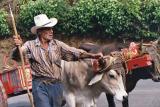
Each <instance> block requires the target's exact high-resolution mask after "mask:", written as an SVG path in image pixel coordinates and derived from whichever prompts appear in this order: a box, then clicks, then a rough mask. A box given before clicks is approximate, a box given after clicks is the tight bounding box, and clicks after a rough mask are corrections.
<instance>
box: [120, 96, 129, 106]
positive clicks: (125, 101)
mask: <svg viewBox="0 0 160 107" xmlns="http://www.w3.org/2000/svg"><path fill="white" fill-rule="evenodd" d="M122 107H129V104H128V97H126V98H125V99H124V100H123V101H122Z"/></svg>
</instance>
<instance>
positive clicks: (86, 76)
mask: <svg viewBox="0 0 160 107" xmlns="http://www.w3.org/2000/svg"><path fill="white" fill-rule="evenodd" d="M116 60H117V59H114V58H113V57H111V56H104V57H103V58H101V59H98V60H94V59H81V60H79V61H69V62H67V61H64V60H62V62H61V67H62V80H63V83H64V97H65V99H66V101H67V104H68V105H69V107H96V100H97V98H98V97H99V96H100V94H101V93H102V92H105V93H108V94H111V95H113V96H115V97H116V98H117V99H118V100H121V101H122V99H123V98H126V97H127V93H126V91H125V89H124V85H123V81H122V76H121V74H120V73H121V71H118V70H116V67H115V66H114V65H115V64H116ZM95 62H96V63H95ZM94 63H95V64H97V63H98V66H97V67H94V66H93V65H94ZM120 64H121V63H120ZM121 70H123V71H124V68H123V66H121ZM95 71H96V72H95Z"/></svg>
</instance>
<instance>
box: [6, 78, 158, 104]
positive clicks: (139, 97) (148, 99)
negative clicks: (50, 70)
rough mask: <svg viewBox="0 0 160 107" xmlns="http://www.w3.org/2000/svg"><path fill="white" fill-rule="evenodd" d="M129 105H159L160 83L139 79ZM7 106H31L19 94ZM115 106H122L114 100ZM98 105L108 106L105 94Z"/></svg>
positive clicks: (24, 97) (25, 96)
mask: <svg viewBox="0 0 160 107" xmlns="http://www.w3.org/2000/svg"><path fill="white" fill-rule="evenodd" d="M129 100H130V103H129V104H130V107H160V83H155V82H152V81H151V80H141V81H139V82H138V84H137V86H136V88H135V90H134V91H132V92H131V93H130V96H129ZM8 103H9V107H31V106H30V104H29V100H28V98H27V95H26V94H25V95H20V96H17V97H12V98H9V99H8ZM116 104H117V107H122V106H121V103H120V102H118V101H116ZM98 107H108V106H107V102H106V98H105V95H104V94H102V95H101V96H100V98H99V100H98Z"/></svg>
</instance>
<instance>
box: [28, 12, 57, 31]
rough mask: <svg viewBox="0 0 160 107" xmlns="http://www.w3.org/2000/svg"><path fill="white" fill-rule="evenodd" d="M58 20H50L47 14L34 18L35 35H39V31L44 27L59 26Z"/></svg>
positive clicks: (33, 29) (32, 29)
mask: <svg viewBox="0 0 160 107" xmlns="http://www.w3.org/2000/svg"><path fill="white" fill-rule="evenodd" d="M57 22H58V20H57V19H56V18H51V19H49V18H48V17H47V15H46V14H40V15H37V16H35V17H34V23H35V26H33V27H32V28H31V32H32V33H33V34H37V29H39V28H44V27H53V26H55V25H56V24H57Z"/></svg>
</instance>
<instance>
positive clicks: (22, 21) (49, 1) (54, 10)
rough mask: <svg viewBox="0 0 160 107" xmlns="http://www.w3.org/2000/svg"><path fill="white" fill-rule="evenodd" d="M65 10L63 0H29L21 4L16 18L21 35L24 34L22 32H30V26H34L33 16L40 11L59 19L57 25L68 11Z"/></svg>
mask: <svg viewBox="0 0 160 107" xmlns="http://www.w3.org/2000/svg"><path fill="white" fill-rule="evenodd" d="M67 10H68V5H67V3H66V2H65V1H64V0H58V1H57V0H36V1H29V2H28V3H27V4H24V5H22V6H21V9H20V13H19V20H18V24H19V30H20V31H21V32H23V35H26V34H24V33H26V32H28V34H30V28H31V27H32V26H34V20H33V19H34V16H36V15H38V14H41V13H44V14H46V15H47V16H48V17H49V18H51V17H56V18H57V19H58V20H59V25H61V23H62V21H63V20H65V17H66V14H67V13H68V12H67ZM57 29H58V28H57ZM61 29H62V28H61ZM61 29H59V30H61Z"/></svg>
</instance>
